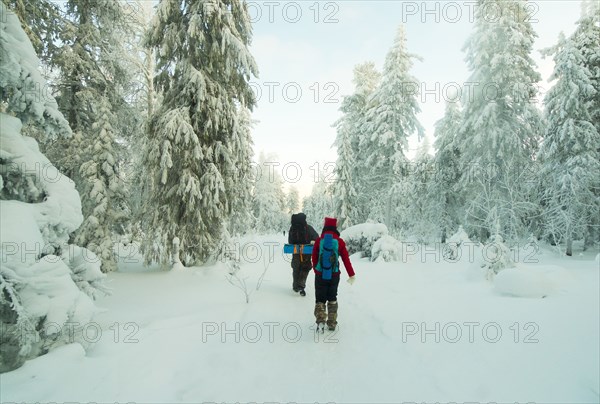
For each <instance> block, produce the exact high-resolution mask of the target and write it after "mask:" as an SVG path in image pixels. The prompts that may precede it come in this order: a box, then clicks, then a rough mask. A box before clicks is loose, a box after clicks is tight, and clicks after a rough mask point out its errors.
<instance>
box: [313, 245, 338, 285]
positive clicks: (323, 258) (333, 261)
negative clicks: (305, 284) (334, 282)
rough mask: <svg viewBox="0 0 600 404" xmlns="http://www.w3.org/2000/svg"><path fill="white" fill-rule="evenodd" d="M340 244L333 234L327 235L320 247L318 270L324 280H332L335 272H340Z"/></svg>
mask: <svg viewBox="0 0 600 404" xmlns="http://www.w3.org/2000/svg"><path fill="white" fill-rule="evenodd" d="M338 258H339V243H338V241H337V240H336V239H334V238H333V235H331V234H329V233H328V234H325V236H323V239H322V240H321V243H320V245H319V262H318V263H317V270H319V271H321V275H322V277H323V279H324V280H330V279H331V277H332V276H333V273H334V272H339V263H338Z"/></svg>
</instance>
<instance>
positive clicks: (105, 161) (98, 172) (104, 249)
mask: <svg viewBox="0 0 600 404" xmlns="http://www.w3.org/2000/svg"><path fill="white" fill-rule="evenodd" d="M98 107H99V111H98V114H97V117H98V118H97V119H98V120H97V121H96V122H95V123H94V124H93V125H92V127H91V128H90V130H89V131H88V133H89V134H90V135H92V136H90V139H89V141H88V145H87V146H86V147H85V148H84V150H83V154H84V155H85V156H90V157H91V160H87V161H86V162H84V163H83V164H82V165H81V168H80V175H81V185H80V189H81V192H82V194H85V195H86V196H87V197H86V198H84V199H83V201H82V205H83V212H84V213H85V219H84V221H83V224H82V225H81V227H79V229H78V231H77V234H76V237H75V243H76V244H78V245H84V246H86V247H87V248H89V249H90V250H92V251H94V252H95V253H96V255H98V256H99V257H100V259H101V260H102V271H103V272H112V271H116V270H117V262H116V259H115V254H114V251H113V237H112V235H113V230H114V228H115V226H116V225H117V224H118V223H123V222H125V221H126V219H127V218H128V217H129V209H128V206H127V193H126V191H125V188H124V183H123V181H121V180H120V179H119V178H118V171H119V168H118V167H117V156H116V150H115V144H114V143H115V134H114V129H113V128H112V125H111V122H114V121H115V119H114V116H113V114H112V113H111V111H110V105H108V101H107V100H106V99H104V103H103V104H100V105H98Z"/></svg>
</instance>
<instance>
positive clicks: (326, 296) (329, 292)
mask: <svg viewBox="0 0 600 404" xmlns="http://www.w3.org/2000/svg"><path fill="white" fill-rule="evenodd" d="M339 284H340V276H339V275H337V276H332V277H331V279H330V280H324V279H323V276H321V274H318V273H317V274H315V300H316V302H317V303H325V302H335V301H336V300H337V292H338V285H339Z"/></svg>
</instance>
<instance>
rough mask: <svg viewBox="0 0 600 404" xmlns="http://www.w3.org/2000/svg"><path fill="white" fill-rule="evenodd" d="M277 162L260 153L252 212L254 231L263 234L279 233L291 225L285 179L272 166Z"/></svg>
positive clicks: (273, 157)
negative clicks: (284, 185)
mask: <svg viewBox="0 0 600 404" xmlns="http://www.w3.org/2000/svg"><path fill="white" fill-rule="evenodd" d="M276 160H277V159H276V157H275V156H274V155H265V154H264V153H260V156H259V159H258V167H257V173H256V179H255V182H254V193H253V198H252V201H253V202H252V211H253V213H254V229H255V230H256V231H257V232H258V233H261V234H268V233H273V232H277V233H278V232H280V231H282V229H286V228H287V226H288V223H289V216H288V214H287V208H286V203H285V193H284V191H283V179H282V178H281V175H280V174H279V173H278V172H277V170H274V166H273V165H272V164H271V163H274V162H275V161H276Z"/></svg>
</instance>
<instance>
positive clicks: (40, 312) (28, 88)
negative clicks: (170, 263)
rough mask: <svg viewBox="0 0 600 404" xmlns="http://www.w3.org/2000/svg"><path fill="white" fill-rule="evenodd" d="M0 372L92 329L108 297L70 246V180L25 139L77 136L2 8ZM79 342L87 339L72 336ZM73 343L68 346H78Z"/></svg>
mask: <svg viewBox="0 0 600 404" xmlns="http://www.w3.org/2000/svg"><path fill="white" fill-rule="evenodd" d="M0 15H1V16H2V18H0V32H1V33H2V36H1V39H0V96H1V99H0V106H1V109H0V222H1V223H2V227H1V228H0V230H1V231H0V232H1V234H0V239H1V240H2V245H1V249H0V256H1V260H2V264H1V265H0V340H1V341H2V344H0V372H4V371H8V370H12V369H14V368H16V367H19V366H20V365H21V364H22V363H23V362H24V361H25V360H27V359H30V358H34V357H36V356H39V355H41V354H43V353H45V352H47V351H48V350H49V349H51V348H52V347H54V346H57V345H60V344H63V343H65V342H69V340H70V335H69V334H70V333H69V332H61V331H60V330H61V329H62V330H66V329H68V327H67V323H69V324H72V325H76V323H79V324H80V325H83V324H86V323H88V322H89V321H90V320H91V318H92V316H93V314H94V311H95V309H94V304H93V302H92V298H93V297H94V296H95V294H96V293H97V292H98V291H99V290H103V286H102V279H103V277H104V275H103V274H102V273H101V272H100V269H99V267H100V264H99V260H97V259H96V257H95V256H94V254H93V253H91V252H89V251H87V250H84V249H81V248H79V247H76V246H69V245H67V243H68V240H69V234H70V233H72V232H73V231H75V229H77V227H78V226H79V225H80V224H81V222H82V220H83V217H82V214H81V202H80V199H79V194H78V193H77V191H76V190H75V187H74V186H73V183H72V181H71V180H70V179H69V178H67V177H65V176H64V175H62V174H61V173H60V172H59V171H58V170H57V169H56V168H55V167H54V166H53V165H52V164H51V163H50V161H49V160H48V159H47V158H46V157H45V156H44V155H43V154H41V153H40V151H39V148H38V145H37V142H36V141H35V140H34V139H32V138H30V137H26V136H23V135H22V134H21V128H22V122H28V123H29V124H30V125H32V126H33V125H34V126H36V127H38V128H39V129H40V130H41V131H44V132H45V133H46V135H47V136H48V137H49V138H54V137H58V136H60V137H68V136H70V135H71V130H70V128H69V125H68V122H67V121H66V120H65V118H64V117H63V116H62V114H61V113H60V112H59V111H58V107H57V104H56V101H55V100H54V98H52V97H51V96H49V95H46V96H41V89H43V88H44V86H45V84H46V83H45V80H44V79H43V78H42V76H41V74H40V72H39V70H38V69H39V64H40V62H39V60H38V58H37V56H36V53H35V50H34V48H33V46H32V44H31V42H30V40H29V39H28V37H27V35H26V33H25V32H24V31H23V29H22V28H21V24H20V22H19V19H18V18H17V16H16V15H15V14H13V13H10V12H9V11H8V9H7V8H6V6H5V5H4V3H1V2H0ZM73 331H74V333H73V338H74V339H73V340H72V341H76V342H83V341H82V340H81V338H80V337H81V333H80V332H79V331H80V330H79V329H78V328H77V327H75V328H74V329H73ZM72 341H70V342H72Z"/></svg>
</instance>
